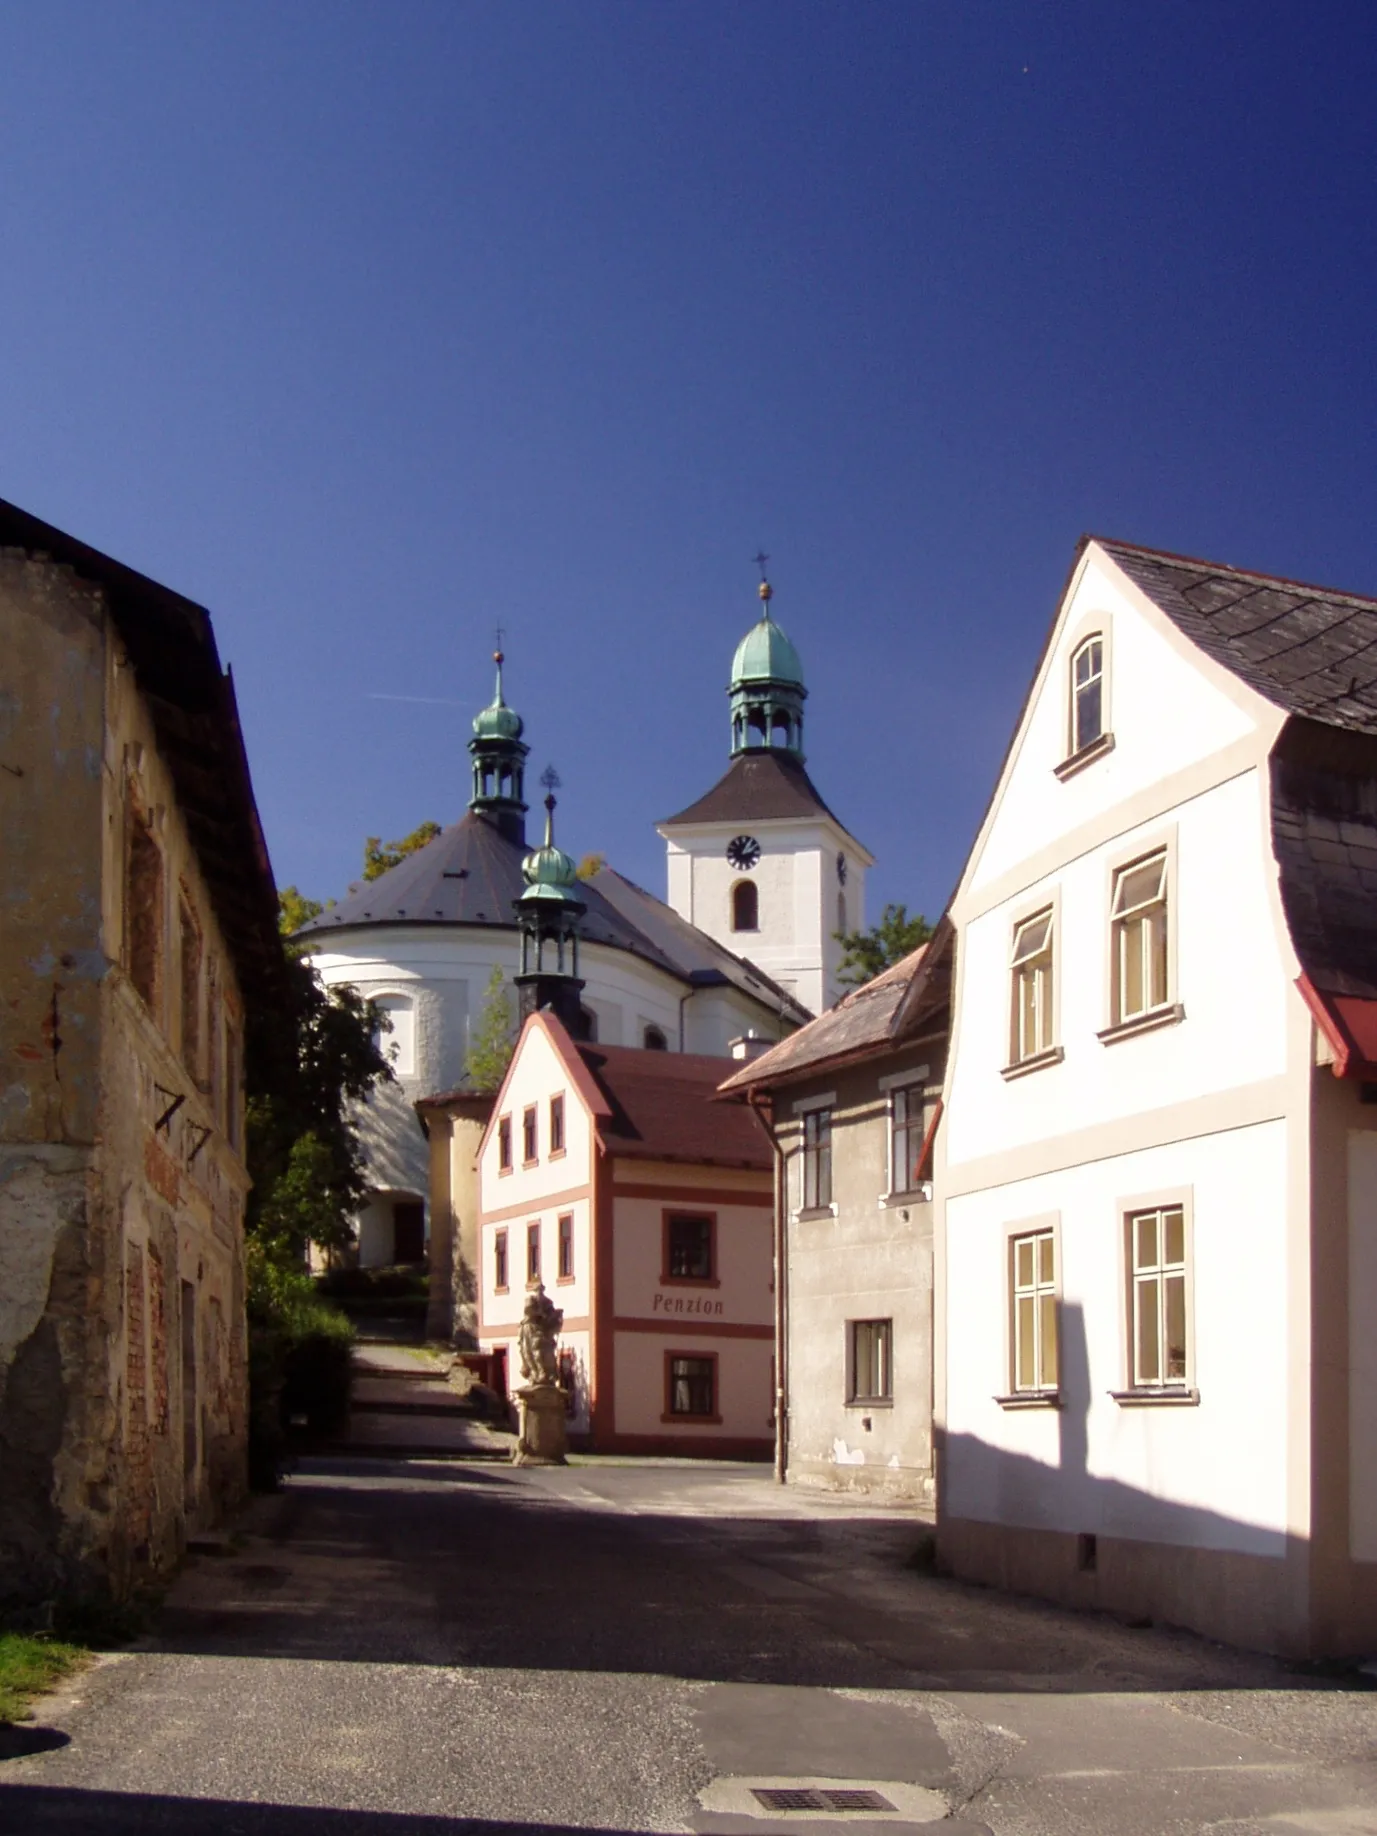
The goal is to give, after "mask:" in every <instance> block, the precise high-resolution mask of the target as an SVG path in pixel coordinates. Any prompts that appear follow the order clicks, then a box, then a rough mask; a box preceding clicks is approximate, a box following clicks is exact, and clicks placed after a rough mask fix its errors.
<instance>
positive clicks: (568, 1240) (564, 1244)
mask: <svg viewBox="0 0 1377 1836" xmlns="http://www.w3.org/2000/svg"><path fill="white" fill-rule="evenodd" d="M559 1279H560V1280H561V1281H572V1280H573V1279H574V1214H573V1212H572V1211H564V1212H561V1213H560V1219H559Z"/></svg>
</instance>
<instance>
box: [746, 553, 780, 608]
mask: <svg viewBox="0 0 1377 1836" xmlns="http://www.w3.org/2000/svg"><path fill="white" fill-rule="evenodd" d="M751 559H752V560H753V561H754V562H755V564H756V566H757V567H758V568H759V569H760V586H759V588H758V589H757V590H758V592H759V594H760V602H761V604H762V605H763V606H764V608H765V610H764V611H763V612H762V613H761V615H760V616H761V617H762V618H768V617H769V616H770V601H771V600H772V599H773V598H774V596H775V590H774V588H773V587H772V586H771V585H770V583H769V581H768V580H767V579H766V577H765V563H766V562H767V561H768V560H769V559H770V557H769V556H768V555H767V554H766V553H765V550H764V549H763V548H762V549H761V551H760V553H759V554H758V555H753V556H752V557H751Z"/></svg>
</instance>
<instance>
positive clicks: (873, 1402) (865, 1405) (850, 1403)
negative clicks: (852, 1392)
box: [846, 1396, 894, 1410]
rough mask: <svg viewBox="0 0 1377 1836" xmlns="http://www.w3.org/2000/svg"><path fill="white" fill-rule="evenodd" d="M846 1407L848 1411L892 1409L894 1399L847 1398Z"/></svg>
mask: <svg viewBox="0 0 1377 1836" xmlns="http://www.w3.org/2000/svg"><path fill="white" fill-rule="evenodd" d="M846 1407H847V1408H848V1409H866V1410H869V1409H892V1408H893V1407H894V1398H893V1397H892V1396H848V1397H847V1399H846Z"/></svg>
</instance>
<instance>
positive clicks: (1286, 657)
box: [1087, 536, 1377, 733]
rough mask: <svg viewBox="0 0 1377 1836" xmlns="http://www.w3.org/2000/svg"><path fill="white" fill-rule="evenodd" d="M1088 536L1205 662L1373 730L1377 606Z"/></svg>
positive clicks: (1323, 714)
mask: <svg viewBox="0 0 1377 1836" xmlns="http://www.w3.org/2000/svg"><path fill="white" fill-rule="evenodd" d="M1087 539H1093V540H1094V541H1095V542H1096V543H1097V545H1098V546H1099V547H1100V548H1102V549H1103V550H1104V551H1105V553H1106V554H1108V555H1110V556H1111V557H1112V558H1113V560H1114V561H1116V562H1117V563H1118V565H1119V566H1120V567H1121V568H1122V569H1123V571H1124V572H1125V573H1126V574H1127V575H1128V576H1129V578H1130V579H1131V580H1133V581H1134V582H1135V583H1136V584H1137V585H1138V586H1139V587H1141V588H1142V590H1143V591H1144V592H1145V593H1146V594H1147V596H1148V598H1149V599H1150V600H1151V601H1152V602H1153V604H1154V605H1156V606H1157V607H1159V609H1160V610H1161V611H1163V612H1165V613H1166V615H1167V617H1168V618H1169V619H1170V620H1171V621H1172V623H1173V624H1174V625H1175V626H1176V627H1177V628H1178V629H1179V630H1180V631H1181V632H1182V633H1183V634H1184V635H1185V636H1186V637H1188V638H1189V639H1190V640H1191V642H1192V643H1194V644H1198V645H1199V647H1200V648H1201V650H1203V651H1204V652H1205V654H1206V656H1208V657H1212V658H1213V659H1214V661H1215V662H1217V663H1220V664H1222V665H1223V666H1224V668H1225V669H1227V670H1230V671H1232V672H1233V674H1234V675H1236V676H1237V677H1238V678H1239V680H1240V681H1242V682H1246V683H1247V684H1248V686H1249V687H1250V688H1252V689H1256V691H1257V692H1258V694H1259V695H1263V696H1265V697H1266V699H1267V700H1268V701H1270V702H1272V703H1274V704H1275V705H1276V706H1277V707H1279V708H1284V709H1285V710H1286V711H1287V712H1288V713H1290V714H1303V715H1308V716H1310V717H1311V718H1313V719H1315V720H1322V721H1325V722H1327V723H1328V724H1329V725H1331V726H1336V727H1348V728H1351V729H1352V730H1353V731H1355V732H1360V733H1377V600H1374V599H1365V598H1361V597H1359V596H1358V595H1357V594H1354V593H1342V592H1338V591H1336V590H1334V589H1333V588H1331V587H1317V586H1306V585H1303V584H1302V583H1301V582H1299V581H1295V580H1284V579H1281V578H1280V577H1278V576H1276V575H1273V574H1253V573H1248V572H1246V571H1245V570H1244V569H1242V568H1236V567H1225V566H1223V565H1222V564H1220V563H1218V562H1214V561H1196V560H1192V559H1190V558H1189V557H1187V556H1185V555H1170V554H1165V553H1163V552H1162V551H1160V550H1158V549H1152V548H1139V547H1137V546H1135V545H1134V544H1133V543H1131V542H1114V541H1107V540H1105V539H1104V538H1103V537H1101V536H1096V537H1094V538H1087Z"/></svg>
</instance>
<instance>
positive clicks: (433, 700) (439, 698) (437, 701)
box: [364, 690, 469, 708]
mask: <svg viewBox="0 0 1377 1836" xmlns="http://www.w3.org/2000/svg"><path fill="white" fill-rule="evenodd" d="M364 700H365V701H424V702H426V703H428V704H429V706H431V707H432V708H466V707H467V706H468V705H469V704H468V703H467V702H466V701H451V700H449V698H448V697H447V696H444V695H379V694H374V693H373V692H372V691H371V690H370V691H369V692H368V693H367V694H366V695H365V696H364Z"/></svg>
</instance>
